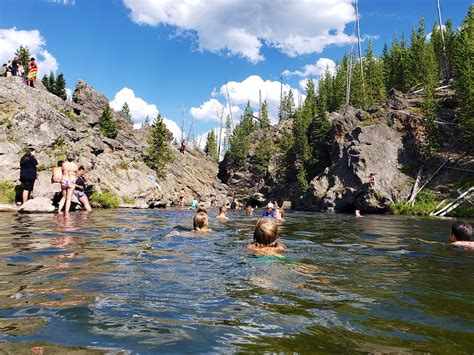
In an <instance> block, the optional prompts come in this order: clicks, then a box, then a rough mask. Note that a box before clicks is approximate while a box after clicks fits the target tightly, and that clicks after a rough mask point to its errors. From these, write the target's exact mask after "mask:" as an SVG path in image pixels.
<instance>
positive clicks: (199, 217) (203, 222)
mask: <svg viewBox="0 0 474 355" xmlns="http://www.w3.org/2000/svg"><path fill="white" fill-rule="evenodd" d="M208 226H209V219H208V218H207V213H205V212H198V213H196V214H195V215H194V218H193V228H194V230H195V231H199V230H206V229H207V227H208Z"/></svg>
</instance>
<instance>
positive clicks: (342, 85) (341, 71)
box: [334, 54, 349, 111]
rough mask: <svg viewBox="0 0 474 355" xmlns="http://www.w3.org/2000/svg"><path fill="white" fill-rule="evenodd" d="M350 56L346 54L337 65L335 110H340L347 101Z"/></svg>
mask: <svg viewBox="0 0 474 355" xmlns="http://www.w3.org/2000/svg"><path fill="white" fill-rule="evenodd" d="M348 61H349V57H348V56H347V54H344V57H343V58H342V61H341V63H339V64H338V66H337V71H336V77H335V79H334V111H337V110H340V109H341V108H342V107H343V106H344V105H345V103H346V86H347V84H346V80H347V64H348Z"/></svg>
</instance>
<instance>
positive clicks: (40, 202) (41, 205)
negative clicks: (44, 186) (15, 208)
mask: <svg viewBox="0 0 474 355" xmlns="http://www.w3.org/2000/svg"><path fill="white" fill-rule="evenodd" d="M54 210H55V208H54V206H53V204H52V202H51V200H50V199H49V198H47V197H38V198H34V199H32V200H28V201H26V202H25V203H24V204H23V205H21V207H20V209H19V212H23V213H51V212H54Z"/></svg>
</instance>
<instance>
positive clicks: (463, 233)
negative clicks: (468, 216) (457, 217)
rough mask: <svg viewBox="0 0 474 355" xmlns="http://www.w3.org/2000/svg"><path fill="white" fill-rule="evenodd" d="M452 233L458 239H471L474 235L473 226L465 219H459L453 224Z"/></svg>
mask: <svg viewBox="0 0 474 355" xmlns="http://www.w3.org/2000/svg"><path fill="white" fill-rule="evenodd" d="M451 234H452V235H453V236H454V237H455V238H456V241H470V240H471V237H472V226H471V225H470V224H469V223H466V222H464V221H457V222H454V223H453V224H452V225H451Z"/></svg>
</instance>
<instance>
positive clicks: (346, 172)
mask: <svg viewBox="0 0 474 355" xmlns="http://www.w3.org/2000/svg"><path fill="white" fill-rule="evenodd" d="M391 113H392V112H390V111H388V110H386V109H385V108H380V109H378V110H372V113H367V112H363V111H357V110H355V109H353V108H349V109H348V110H347V111H346V112H344V113H341V114H338V113H333V114H331V121H332V127H331V132H330V136H331V137H332V140H331V165H330V167H328V168H326V170H325V171H324V172H323V173H321V174H319V175H318V176H316V177H315V178H314V179H313V180H312V181H311V184H310V188H309V190H308V191H307V193H306V194H305V195H304V196H303V198H302V201H301V205H300V206H301V207H302V208H305V209H316V210H336V211H353V210H355V209H359V210H361V211H363V212H370V213H381V212H386V211H388V208H389V205H390V204H391V203H393V202H394V201H399V200H401V199H403V198H405V197H407V195H408V194H409V192H410V189H411V187H412V185H413V179H412V178H411V177H410V176H408V175H406V174H405V173H404V172H403V171H402V170H403V167H404V166H408V165H410V164H413V163H414V162H415V161H416V155H415V139H414V136H413V135H411V133H410V132H407V131H406V130H405V128H406V126H405V124H403V123H401V122H397V123H396V124H394V122H392V121H391V119H393V115H391ZM412 118H413V117H412ZM413 119H414V118H413ZM370 174H375V180H376V183H375V187H374V188H373V187H371V186H370V185H369V183H368V181H369V175H370Z"/></svg>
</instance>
